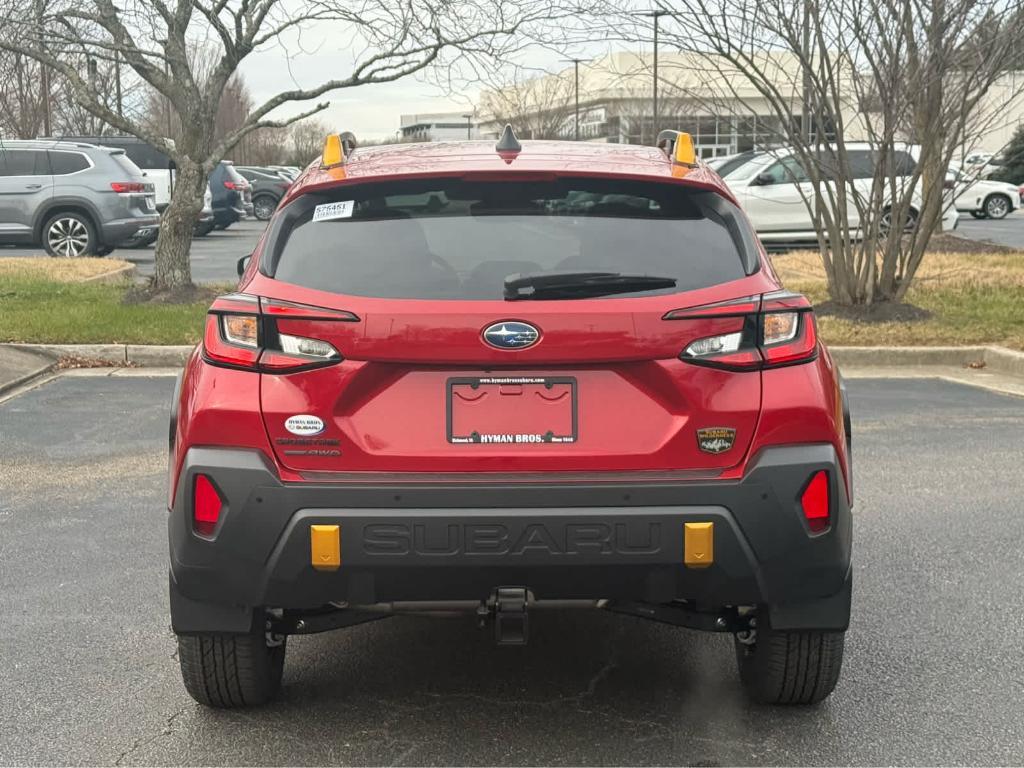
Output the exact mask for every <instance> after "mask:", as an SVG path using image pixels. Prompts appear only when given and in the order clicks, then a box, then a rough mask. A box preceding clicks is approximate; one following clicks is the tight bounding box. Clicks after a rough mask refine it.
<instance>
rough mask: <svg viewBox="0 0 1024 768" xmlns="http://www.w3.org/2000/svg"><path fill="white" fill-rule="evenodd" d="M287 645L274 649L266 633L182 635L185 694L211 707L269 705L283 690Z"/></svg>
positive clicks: (285, 639)
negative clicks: (282, 681)
mask: <svg viewBox="0 0 1024 768" xmlns="http://www.w3.org/2000/svg"><path fill="white" fill-rule="evenodd" d="M286 641H287V638H283V637H282V638H281V644H280V645H277V646H274V647H270V646H268V645H267V639H266V635H265V634H264V633H263V632H250V633H248V634H245V635H228V634H200V635H178V661H179V663H180V665H181V679H182V681H183V682H184V683H185V690H187V691H188V693H189V695H190V696H191V697H192V698H193V699H195V700H196V701H198V702H199V703H200V704H203V705H205V706H207V707H217V708H221V709H234V708H239V707H252V706H258V705H260V704H266V703H267V702H268V701H270V700H271V699H273V698H274V697H276V696H277V693H278V691H279V690H280V689H281V675H282V673H283V671H284V657H285V648H286Z"/></svg>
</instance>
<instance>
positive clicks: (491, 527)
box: [168, 127, 853, 707]
mask: <svg viewBox="0 0 1024 768" xmlns="http://www.w3.org/2000/svg"><path fill="white" fill-rule="evenodd" d="M661 144H662V145H663V149H664V152H657V151H652V150H651V149H650V148H648V147H636V146H629V145H619V144H577V143H567V142H547V141H534V142H524V143H523V144H520V143H519V141H518V140H517V139H516V138H515V136H514V134H513V133H512V130H511V127H507V128H506V129H505V132H504V133H503V135H502V137H501V139H500V140H499V142H498V144H497V145H496V146H493V145H490V144H487V143H485V142H480V141H466V142H450V143H445V144H412V145H403V146H398V147H393V148H392V147H386V148H385V147H375V148H373V149H372V150H371V151H370V152H366V153H365V154H363V156H362V157H360V154H361V153H363V152H364V151H363V150H360V149H355V150H353V151H352V152H350V153H349V156H348V157H346V156H345V152H347V151H348V150H344V151H343V149H342V142H341V139H340V137H338V136H332V137H329V138H328V140H327V142H326V145H325V149H324V153H323V158H322V161H321V164H320V166H319V168H317V169H312V168H311V169H310V170H309V171H307V173H305V174H304V175H303V177H302V180H301V181H300V182H298V183H297V184H295V185H294V186H293V187H292V188H291V189H290V190H289V191H288V193H287V195H286V197H285V200H284V201H283V203H282V205H281V206H280V207H279V208H278V209H277V211H276V212H275V213H274V216H273V217H272V219H271V223H270V226H269V227H268V229H267V235H266V236H265V237H264V238H263V239H261V241H260V243H259V245H258V246H257V247H256V251H255V253H254V254H253V255H252V258H251V260H250V261H248V263H247V262H246V261H245V260H242V262H241V264H240V267H241V269H242V276H241V279H240V281H239V284H238V288H237V290H236V291H235V292H233V293H231V294H228V295H226V296H222V297H220V298H218V299H216V300H215V301H214V303H213V305H212V307H211V308H210V311H209V314H208V315H207V318H206V326H205V332H204V335H203V341H202V343H201V344H200V346H199V347H197V348H196V350H195V351H194V352H193V354H192V355H191V357H190V358H189V360H188V362H187V364H186V366H185V370H184V371H183V373H182V376H181V377H180V378H179V379H178V383H177V386H176V388H175V393H174V395H173V397H172V406H171V408H172V416H171V425H170V427H171V428H170V435H171V455H170V460H169V463H168V471H169V475H170V477H169V480H170V483H169V488H170V491H169V500H168V504H169V513H170V514H169V515H168V526H169V540H170V611H171V624H172V628H173V631H174V632H175V633H176V635H177V642H178V659H179V663H180V667H181V674H182V678H183V680H184V683H185V687H186V689H187V690H188V692H189V694H191V696H192V697H194V698H195V699H196V700H197V701H199V702H201V703H203V704H205V705H208V706H215V707H244V706H253V705H258V704H261V703H263V702H266V701H267V700H269V699H271V698H273V697H274V696H275V695H276V693H277V692H278V689H279V687H280V684H281V677H282V671H283V669H284V661H285V652H286V648H287V644H288V635H291V634H303V633H311V632H322V631H326V630H331V629H340V628H343V627H348V626H352V625H355V624H359V623H361V622H365V621H373V620H377V619H380V618H382V617H387V616H391V615H394V614H399V613H403V612H424V613H431V612H433V613H437V612H442V611H443V612H465V613H466V614H469V615H471V616H475V617H477V618H478V619H479V620H480V621H481V622H485V621H490V623H491V625H492V627H493V632H494V636H495V638H496V640H497V641H498V642H499V643H503V644H515V645H521V644H523V643H525V642H527V640H528V637H529V632H530V631H531V630H530V629H529V615H530V613H531V612H532V611H533V610H534V609H536V608H544V607H548V608H562V609H564V608H568V607H576V608H589V609H592V610H600V609H604V610H611V611H614V612H617V613H622V614H626V615H628V616H632V617H640V618H647V619H654V620H657V621H660V622H665V623H668V624H674V625H677V626H681V627H689V628H694V629H703V630H709V631H717V632H723V633H729V634H731V635H733V637H734V638H735V649H736V659H737V663H738V667H739V675H740V680H741V682H742V685H743V686H744V688H745V689H746V691H747V692H748V694H749V695H750V697H751V698H752V699H754V700H755V701H758V702H771V703H785V704H809V703H815V702H818V701H821V700H822V699H824V698H825V697H826V696H828V695H829V694H830V693H831V692H832V690H833V688H834V686H835V685H836V682H837V679H838V677H839V670H840V666H841V664H842V656H843V643H844V636H845V631H846V628H847V625H848V623H849V617H850V594H851V583H852V582H851V579H852V576H851V536H852V516H851V513H850V508H851V505H852V500H853V493H852V481H851V474H850V424H849V410H848V408H847V400H846V395H845V391H844V388H843V385H842V382H841V380H840V378H839V374H838V371H837V369H836V365H835V362H834V361H833V359H832V358H831V356H830V355H829V352H828V350H827V349H826V347H825V346H824V344H823V343H822V342H821V340H820V339H819V338H818V335H817V331H816V326H815V320H814V313H813V311H812V309H811V304H810V302H809V301H808V300H807V299H806V298H805V297H803V296H800V295H798V294H794V293H790V292H788V291H786V290H785V289H784V288H783V287H782V285H781V284H780V282H779V280H778V277H777V276H776V273H775V271H774V270H773V269H772V268H771V266H770V263H769V261H768V258H767V256H766V255H765V253H764V250H763V249H762V248H761V247H760V245H759V244H758V242H757V239H756V236H755V234H754V232H753V230H752V229H751V228H750V226H749V223H748V221H747V219H746V217H745V216H744V215H743V214H742V213H741V211H740V208H739V206H738V203H737V201H736V198H735V197H734V195H733V194H732V193H731V192H730V191H729V189H728V188H727V187H726V186H725V185H724V184H722V183H721V181H720V179H719V178H718V177H717V176H716V175H715V174H714V173H713V172H712V171H710V170H708V169H707V168H706V167H705V166H704V165H703V164H702V163H700V161H698V160H697V159H696V157H695V155H694V152H693V148H692V147H693V145H692V141H691V140H690V137H689V136H687V135H686V134H679V133H676V132H664V133H663V134H662V137H661ZM349 161H352V166H353V167H354V166H356V165H358V175H353V174H348V175H346V174H345V172H344V171H345V166H346V163H348V162H349ZM431 198H436V199H438V200H441V201H442V202H443V203H444V204H443V205H442V206H441V207H440V208H438V207H436V206H430V205H429V204H428V203H427V201H429V200H430V199H431ZM414 203H415V204H414ZM422 631H423V632H428V631H429V630H428V629H426V628H424V629H423V630H422ZM634 652H635V653H637V654H643V653H644V651H643V649H641V648H637V649H634ZM348 660H349V661H350V662H351V663H353V664H358V663H359V662H358V659H357V658H351V659H348ZM303 661H304V663H307V664H312V663H316V662H317V661H318V659H317V658H314V656H312V655H310V654H305V655H304V658H303ZM311 674H313V673H310V672H305V673H303V674H302V675H299V676H297V678H298V677H301V678H305V679H310V677H311ZM481 674H486V671H484V670H482V671H481ZM702 685H703V683H702ZM702 691H704V692H705V693H706V688H702ZM684 693H685V695H690V693H691V691H690V690H689V689H687V691H685V692H684ZM292 696H293V700H298V698H300V695H299V694H298V693H297V692H295V691H293V692H292Z"/></svg>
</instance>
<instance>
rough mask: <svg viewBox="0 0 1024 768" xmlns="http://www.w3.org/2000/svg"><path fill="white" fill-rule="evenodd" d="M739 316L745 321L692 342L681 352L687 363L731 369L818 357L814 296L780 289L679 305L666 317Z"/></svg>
mask: <svg viewBox="0 0 1024 768" xmlns="http://www.w3.org/2000/svg"><path fill="white" fill-rule="evenodd" d="M730 317H731V318H736V323H737V324H738V325H740V326H741V327H739V328H737V329H734V330H731V331H730V332H729V333H724V334H719V335H717V336H707V337H705V338H701V339H697V340H695V341H692V342H690V344H689V345H688V346H687V347H686V349H684V350H683V352H682V354H680V358H681V359H683V360H685V361H686V362H689V363H694V364H697V365H707V366H712V367H715V368H725V369H727V370H736V371H748V370H762V369H764V368H778V367H781V366H784V365H795V364H797V363H806V362H809V361H811V360H814V359H815V358H816V357H817V355H818V334H817V329H816V327H815V324H814V312H813V311H812V310H811V305H810V302H809V301H807V299H806V298H805V297H803V296H801V295H799V294H795V293H789V292H786V291H778V292H776V293H767V294H765V295H764V296H751V297H747V298H743V299H736V300H735V301H728V302H722V303H720V304H709V305H706V306H703V307H694V308H692V309H677V310H674V311H672V312H669V313H668V314H666V315H665V317H664V319H665V320H697V319H720V318H730Z"/></svg>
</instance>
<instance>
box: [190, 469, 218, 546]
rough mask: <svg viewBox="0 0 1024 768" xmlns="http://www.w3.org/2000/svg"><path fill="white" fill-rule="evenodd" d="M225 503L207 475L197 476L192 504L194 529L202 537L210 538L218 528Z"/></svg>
mask: <svg viewBox="0 0 1024 768" xmlns="http://www.w3.org/2000/svg"><path fill="white" fill-rule="evenodd" d="M223 506H224V502H223V501H222V500H221V498H220V494H219V493H218V492H217V488H216V487H215V486H214V484H213V482H212V481H211V480H210V478H208V477H207V476H206V475H196V483H195V494H194V498H193V502H192V528H193V530H195V532H196V533H198V534H199V535H201V536H210V535H212V534H213V532H214V530H215V529H216V528H217V522H218V521H219V520H220V511H221V509H222V508H223Z"/></svg>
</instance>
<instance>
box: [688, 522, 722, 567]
mask: <svg viewBox="0 0 1024 768" xmlns="http://www.w3.org/2000/svg"><path fill="white" fill-rule="evenodd" d="M714 562H715V524H714V523H684V525H683V564H684V565H685V566H686V567H687V568H707V567H708V566H710V565H711V564H713V563H714Z"/></svg>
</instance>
